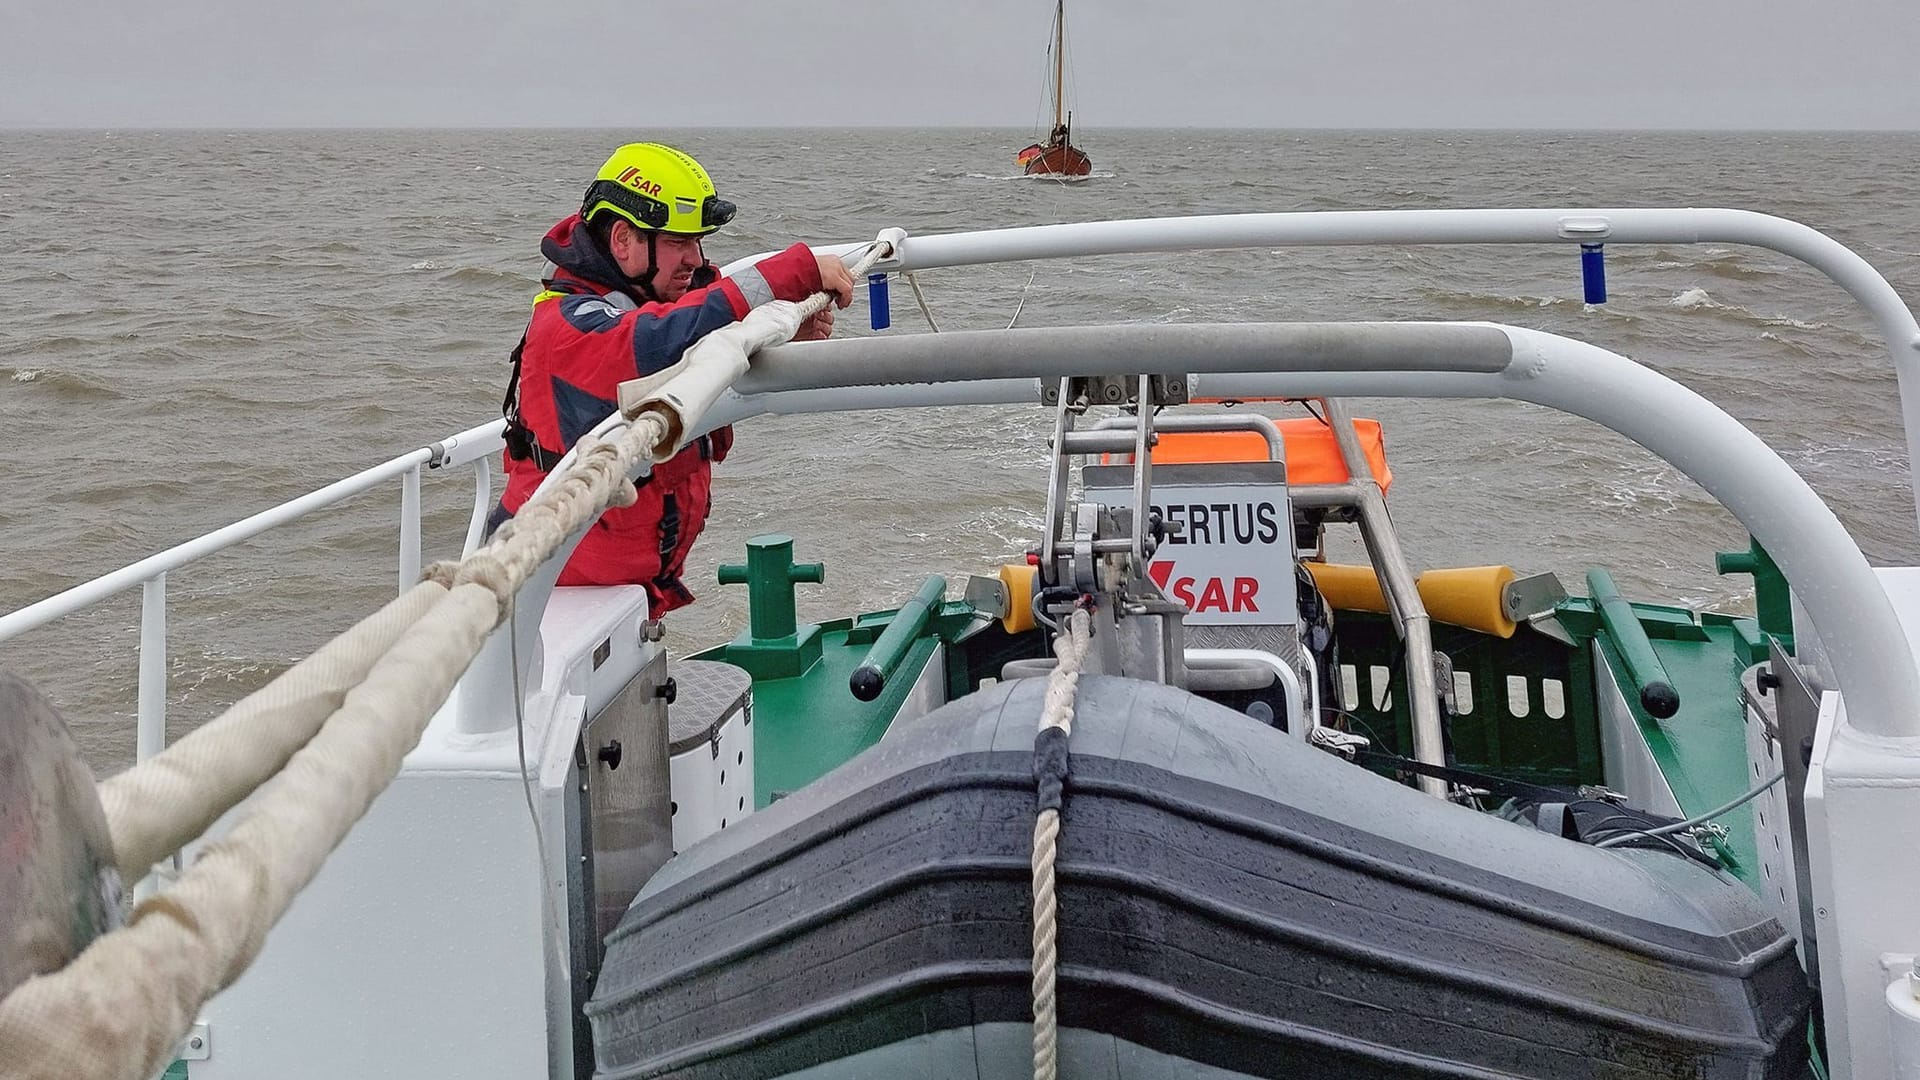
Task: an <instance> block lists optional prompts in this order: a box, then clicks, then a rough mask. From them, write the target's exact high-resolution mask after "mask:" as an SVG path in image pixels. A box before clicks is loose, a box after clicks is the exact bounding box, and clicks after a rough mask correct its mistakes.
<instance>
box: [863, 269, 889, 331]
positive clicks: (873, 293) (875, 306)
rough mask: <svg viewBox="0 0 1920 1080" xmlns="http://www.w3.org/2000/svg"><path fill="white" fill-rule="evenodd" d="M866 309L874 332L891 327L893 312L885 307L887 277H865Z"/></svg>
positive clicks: (883, 275)
mask: <svg viewBox="0 0 1920 1080" xmlns="http://www.w3.org/2000/svg"><path fill="white" fill-rule="evenodd" d="M867 307H868V308H869V309H870V310H869V312H868V314H869V315H870V316H871V319H872V325H873V328H874V329H875V330H885V329H886V328H887V327H889V326H892V325H893V312H892V311H891V310H889V309H888V307H887V275H885V274H868V275H867Z"/></svg>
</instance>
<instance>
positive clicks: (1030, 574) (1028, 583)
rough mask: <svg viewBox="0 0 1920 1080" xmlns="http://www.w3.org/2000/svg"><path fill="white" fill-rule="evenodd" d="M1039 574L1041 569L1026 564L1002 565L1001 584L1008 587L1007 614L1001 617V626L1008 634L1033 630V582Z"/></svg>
mask: <svg viewBox="0 0 1920 1080" xmlns="http://www.w3.org/2000/svg"><path fill="white" fill-rule="evenodd" d="M1039 573H1040V568H1039V567H1037V566H1029V565H1028V564H1026V563H1002V564H1001V565H1000V583H1001V584H1002V585H1005V586H1006V587H1007V613H1006V614H1005V615H1002V616H1000V625H1001V626H1002V627H1004V628H1006V631H1007V633H1009V634H1019V633H1024V632H1025V631H1028V630H1031V629H1033V581H1034V578H1036V577H1037V576H1039Z"/></svg>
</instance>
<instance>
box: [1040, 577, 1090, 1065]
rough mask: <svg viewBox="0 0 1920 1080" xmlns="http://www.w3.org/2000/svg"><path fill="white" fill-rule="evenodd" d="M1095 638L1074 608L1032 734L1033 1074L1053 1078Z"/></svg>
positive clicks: (1080, 610)
mask: <svg viewBox="0 0 1920 1080" xmlns="http://www.w3.org/2000/svg"><path fill="white" fill-rule="evenodd" d="M1091 640H1092V629H1091V624H1090V622H1089V618H1088V615H1087V612H1086V610H1085V609H1084V608H1076V609H1075V610H1074V611H1073V612H1072V614H1071V615H1069V616H1068V618H1067V626H1066V629H1064V630H1062V631H1061V632H1060V633H1059V634H1058V635H1057V636H1056V637H1055V638H1054V646H1053V650H1054V654H1055V655H1056V656H1058V657H1059V663H1058V664H1057V665H1055V667H1054V669H1053V671H1052V673H1050V674H1049V675H1048V676H1047V694H1046V701H1045V704H1044V706H1043V707H1042V708H1041V710H1040V732H1039V735H1038V736H1036V738H1035V739H1034V748H1033V752H1034V766H1033V771H1034V774H1035V779H1036V780H1037V782H1038V785H1039V791H1038V799H1039V803H1040V811H1039V814H1038V816H1037V817H1036V818H1035V819H1034V823H1033V1077H1034V1080H1054V1078H1055V1076H1056V1075H1057V1074H1058V1073H1059V1068H1060V1060H1059V1058H1060V1036H1059V1027H1060V1024H1059V1016H1058V1013H1057V1012H1056V1010H1055V1003H1054V969H1055V967H1056V966H1057V961H1058V956H1057V948H1056V946H1057V936H1058V931H1057V927H1056V923H1057V917H1058V915H1059V907H1058V904H1057V902H1056V900H1055V898H1054V889H1053V862H1054V857H1055V854H1056V853H1057V850H1058V848H1059V841H1060V799H1061V787H1062V785H1063V784H1064V782H1065V781H1066V765H1067V738H1068V736H1069V735H1071V734H1072V732H1073V697H1074V691H1075V690H1076V689H1077V688H1078V686H1079V684H1080V666H1081V664H1082V663H1083V662H1084V661H1085V660H1086V656H1087V648H1088V646H1089V643H1090V642H1091Z"/></svg>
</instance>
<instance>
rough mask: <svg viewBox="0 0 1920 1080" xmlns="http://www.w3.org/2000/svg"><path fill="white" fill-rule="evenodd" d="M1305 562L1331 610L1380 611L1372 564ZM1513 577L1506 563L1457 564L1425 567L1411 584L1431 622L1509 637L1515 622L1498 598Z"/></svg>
mask: <svg viewBox="0 0 1920 1080" xmlns="http://www.w3.org/2000/svg"><path fill="white" fill-rule="evenodd" d="M1306 566H1307V572H1308V573H1310V574H1312V575H1313V583H1314V584H1315V585H1316V586H1318V587H1319V589H1320V595H1322V596H1324V597H1326V598H1327V603H1328V604H1330V605H1332V606H1333V607H1334V608H1335V609H1344V610H1346V611H1376V612H1379V613H1381V614H1383V615H1384V614H1386V612H1387V598H1386V595H1385V594H1384V593H1382V592H1381V591H1380V579H1379V578H1378V577H1377V576H1376V575H1375V574H1374V572H1373V567H1371V566H1346V565H1342V564H1340V563H1323V562H1309V563H1307V564H1306ZM1513 579H1514V573H1513V568H1512V567H1509V566H1463V567H1456V568H1452V569H1445V570H1428V571H1427V572H1426V573H1424V574H1421V575H1420V577H1419V579H1418V581H1416V583H1415V584H1416V586H1417V587H1418V588H1419V590H1420V602H1421V603H1422V604H1424V605H1425V606H1426V609H1427V614H1428V615H1430V616H1432V617H1433V618H1434V619H1435V620H1436V621H1438V622H1443V623H1446V624H1448V625H1449V626H1464V627H1466V628H1467V629H1469V630H1478V631H1480V632H1481V633H1483V634H1492V635H1493V636H1494V637H1503V638H1506V637H1512V636H1513V631H1514V627H1515V624H1514V621H1513V620H1512V619H1510V618H1508V617H1507V611H1506V606H1505V604H1503V603H1502V600H1503V598H1504V595H1505V593H1506V588H1507V583H1508V582H1510V581H1512V580H1513Z"/></svg>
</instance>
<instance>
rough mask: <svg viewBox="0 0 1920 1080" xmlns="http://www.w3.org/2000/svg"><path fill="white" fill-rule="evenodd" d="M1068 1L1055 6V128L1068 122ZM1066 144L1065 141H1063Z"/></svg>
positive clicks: (1057, 3)
mask: <svg viewBox="0 0 1920 1080" xmlns="http://www.w3.org/2000/svg"><path fill="white" fill-rule="evenodd" d="M1066 60H1067V0H1055V3H1054V5H1053V128H1052V130H1054V131H1059V130H1060V125H1061V124H1062V123H1064V122H1065V121H1066V118H1067V117H1066V111H1065V110H1066V93H1067V81H1066ZM1061 141H1062V142H1064V141H1065V140H1064V139H1063V140H1061Z"/></svg>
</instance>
